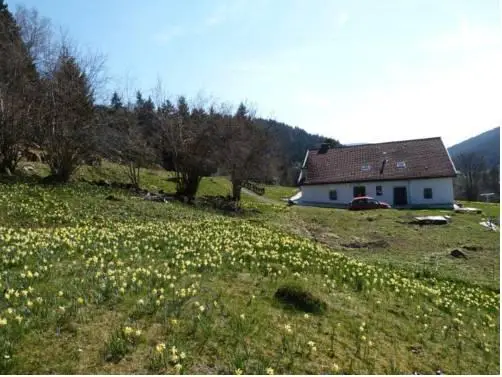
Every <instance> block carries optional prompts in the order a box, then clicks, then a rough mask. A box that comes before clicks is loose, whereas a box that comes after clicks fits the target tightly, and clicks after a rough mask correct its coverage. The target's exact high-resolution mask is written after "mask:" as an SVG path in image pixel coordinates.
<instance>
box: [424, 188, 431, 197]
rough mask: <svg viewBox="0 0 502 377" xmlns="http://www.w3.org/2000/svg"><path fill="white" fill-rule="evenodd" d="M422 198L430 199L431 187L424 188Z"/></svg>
mask: <svg viewBox="0 0 502 377" xmlns="http://www.w3.org/2000/svg"><path fill="white" fill-rule="evenodd" d="M424 199H432V189H431V188H424Z"/></svg>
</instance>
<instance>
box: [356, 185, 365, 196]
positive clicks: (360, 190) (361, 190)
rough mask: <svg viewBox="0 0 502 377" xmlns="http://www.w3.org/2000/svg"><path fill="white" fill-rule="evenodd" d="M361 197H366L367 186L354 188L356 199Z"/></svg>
mask: <svg viewBox="0 0 502 377" xmlns="http://www.w3.org/2000/svg"><path fill="white" fill-rule="evenodd" d="M359 196H366V187H365V186H354V198H357V197H359Z"/></svg>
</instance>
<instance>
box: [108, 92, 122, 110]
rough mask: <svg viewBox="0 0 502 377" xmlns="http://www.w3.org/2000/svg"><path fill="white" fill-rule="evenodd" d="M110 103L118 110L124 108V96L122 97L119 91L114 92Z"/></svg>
mask: <svg viewBox="0 0 502 377" xmlns="http://www.w3.org/2000/svg"><path fill="white" fill-rule="evenodd" d="M110 105H111V107H112V109H113V110H115V111H117V110H120V109H123V108H124V105H123V103H122V98H120V96H119V94H118V93H117V92H113V95H112V99H111V101H110Z"/></svg>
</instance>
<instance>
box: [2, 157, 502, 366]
mask: <svg viewBox="0 0 502 377" xmlns="http://www.w3.org/2000/svg"><path fill="white" fill-rule="evenodd" d="M118 168H119V167H117V166H116V165H113V164H109V165H106V166H104V167H103V169H100V168H87V167H86V168H85V169H82V170H81V171H80V172H79V176H78V177H77V179H87V180H90V179H100V178H103V177H104V178H108V177H116V178H115V179H120V177H121V176H122V175H121V173H120V172H119V169H118ZM163 174H165V173H161V172H157V171H145V174H144V175H143V180H144V182H145V185H147V186H149V187H150V188H152V189H153V188H154V187H158V188H160V187H162V188H164V189H166V190H169V189H170V186H166V184H165V182H166V181H165V178H166V176H165V175H163ZM227 185H228V183H225V182H224V178H221V177H219V178H217V179H212V178H207V179H204V183H203V187H202V189H203V192H204V193H205V194H206V193H207V194H209V193H211V194H213V195H214V194H224V193H225V191H226V190H228V188H227ZM171 189H172V187H171ZM111 195H112V196H113V197H114V198H115V200H109V199H108V198H109V197H110V196H111ZM248 199H251V198H249V197H246V198H245V203H244V204H245V208H246V209H249V210H251V209H254V211H250V212H248V213H245V214H243V215H242V216H236V217H229V216H227V215H225V214H222V213H217V212H214V211H208V210H202V209H200V208H197V207H193V206H189V205H183V204H181V203H177V202H176V203H174V202H173V203H154V202H150V201H145V200H142V199H141V198H140V197H138V196H135V195H133V194H132V193H129V192H127V191H125V190H119V189H112V188H107V187H97V186H93V185H89V184H86V183H82V182H74V183H71V184H68V185H57V186H43V185H36V184H30V185H27V184H23V183H13V182H10V183H8V184H2V183H0V230H1V231H0V247H1V248H2V250H4V252H3V255H2V258H0V266H1V270H2V275H1V277H2V279H1V281H0V284H2V285H1V288H2V290H3V291H4V297H3V300H2V301H0V355H2V358H0V372H1V373H3V374H6V373H7V374H16V373H23V374H25V373H39V374H40V373H43V374H54V373H57V374H71V373H78V374H96V373H99V374H147V373H150V374H151V373H153V374H164V373H169V374H174V373H180V374H241V373H242V374H266V373H269V374H383V373H387V374H413V373H418V374H436V373H438V372H437V371H441V374H443V373H444V374H498V373H499V371H500V365H499V357H498V350H499V346H500V344H499V325H500V324H499V311H498V308H499V294H498V293H497V291H496V288H497V287H498V285H499V269H498V266H499V251H498V242H499V238H498V237H499V233H497V232H487V231H486V230H484V229H482V227H481V226H479V224H478V222H479V221H480V218H481V217H482V216H483V215H455V216H452V217H453V220H452V223H451V224H449V225H446V226H437V227H418V226H413V225H409V224H406V222H405V221H403V218H406V217H409V216H412V215H413V214H414V213H415V212H413V211H406V212H402V211H397V210H388V211H382V212H372V213H367V212H359V213H353V212H350V211H344V210H330V209H322V208H320V209H318V208H302V207H287V206H284V205H283V206H278V205H268V204H264V203H256V202H253V201H248ZM476 206H478V204H476ZM480 206H481V208H483V211H485V214H490V215H494V214H496V213H498V211H499V206H498V205H489V204H484V205H480ZM430 212H431V213H436V212H434V211H430ZM420 213H422V214H423V213H424V211H420ZM425 213H427V211H425ZM370 220H371V221H370ZM377 241H378V242H377ZM452 248H462V250H463V251H464V253H465V254H466V255H467V259H457V258H453V257H451V256H450V255H449V252H450V250H451V249H452ZM47 350H51V352H47Z"/></svg>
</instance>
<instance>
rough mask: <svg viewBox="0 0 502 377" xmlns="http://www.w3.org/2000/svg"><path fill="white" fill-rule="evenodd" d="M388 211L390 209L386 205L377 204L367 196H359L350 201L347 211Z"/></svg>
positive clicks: (377, 202) (376, 201) (383, 203)
mask: <svg viewBox="0 0 502 377" xmlns="http://www.w3.org/2000/svg"><path fill="white" fill-rule="evenodd" d="M382 208H384V209H388V208H392V207H391V206H390V205H389V204H388V203H385V202H379V201H378V200H375V199H373V198H371V197H369V196H360V197H358V198H354V199H352V201H351V202H350V204H349V209H350V210H352V211H358V210H365V209H382Z"/></svg>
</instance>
